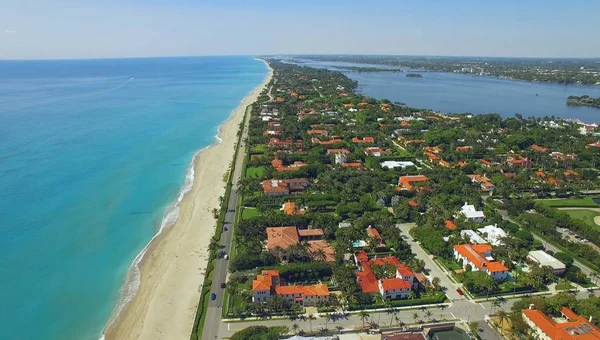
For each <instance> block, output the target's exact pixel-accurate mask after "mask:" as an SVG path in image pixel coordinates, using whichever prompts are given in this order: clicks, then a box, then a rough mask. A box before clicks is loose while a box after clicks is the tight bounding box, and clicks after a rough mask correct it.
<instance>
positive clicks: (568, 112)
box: [299, 59, 600, 123]
mask: <svg viewBox="0 0 600 340" xmlns="http://www.w3.org/2000/svg"><path fill="white" fill-rule="evenodd" d="M299 60H300V61H301V62H302V64H301V65H305V66H311V67H317V68H328V69H333V70H338V71H341V72H343V73H344V74H345V75H346V76H348V77H349V78H351V79H353V80H356V81H358V84H359V92H361V93H362V94H364V95H365V96H370V97H374V98H378V99H389V100H391V101H393V102H394V101H399V102H403V103H406V104H407V105H408V106H409V107H414V108H422V109H430V110H436V111H441V112H445V113H467V112H468V113H473V114H482V113H498V114H500V115H501V116H503V117H513V116H514V115H515V113H520V114H522V115H523V117H529V116H533V117H544V116H548V117H551V116H555V117H561V118H565V119H566V118H571V119H580V120H582V121H584V122H586V123H593V122H596V123H600V109H597V108H593V107H589V106H570V105H567V103H566V101H567V97H568V96H581V95H589V96H592V97H600V86H593V85H563V84H553V83H539V82H527V81H520V80H511V79H500V78H497V77H489V76H475V75H467V74H460V73H447V72H419V74H421V75H422V76H423V78H410V77H406V73H396V72H362V73H360V72H355V71H349V69H348V67H349V66H354V67H356V66H363V67H364V66H368V67H375V68H378V67H382V66H381V65H372V64H356V63H346V62H321V61H314V60H308V59H299ZM386 67H387V66H386ZM387 68H389V67H387Z"/></svg>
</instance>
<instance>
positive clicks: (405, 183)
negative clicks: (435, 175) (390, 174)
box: [398, 175, 428, 190]
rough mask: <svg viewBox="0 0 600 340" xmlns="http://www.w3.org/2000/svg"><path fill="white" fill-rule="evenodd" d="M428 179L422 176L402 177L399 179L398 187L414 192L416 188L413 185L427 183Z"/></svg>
mask: <svg viewBox="0 0 600 340" xmlns="http://www.w3.org/2000/svg"><path fill="white" fill-rule="evenodd" d="M427 180H428V178H427V177H426V176H422V175H413V176H400V178H399V179H398V186H400V187H401V188H404V189H406V190H412V189H413V188H414V186H413V185H412V183H414V182H425V181H427Z"/></svg>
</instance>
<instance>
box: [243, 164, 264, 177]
mask: <svg viewBox="0 0 600 340" xmlns="http://www.w3.org/2000/svg"><path fill="white" fill-rule="evenodd" d="M264 174H265V167H264V166H251V167H249V168H247V169H246V177H250V178H262V177H263V175H264Z"/></svg>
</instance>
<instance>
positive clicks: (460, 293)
mask: <svg viewBox="0 0 600 340" xmlns="http://www.w3.org/2000/svg"><path fill="white" fill-rule="evenodd" d="M456 292H457V293H458V295H463V294H464V293H463V291H462V289H460V288H456Z"/></svg>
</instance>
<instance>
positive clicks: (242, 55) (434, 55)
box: [0, 53, 600, 62]
mask: <svg viewBox="0 0 600 340" xmlns="http://www.w3.org/2000/svg"><path fill="white" fill-rule="evenodd" d="M277 56H282V57H286V56H290V57H296V56H367V57H369V56H377V57H437V58H504V59H552V60H560V59H562V60H569V59H571V60H573V59H578V60H585V59H588V60H596V59H597V60H600V56H598V57H547V56H546V57H530V56H529V57H528V56H489V55H487V56H486V55H450V54H387V53H375V54H363V53H339V54H338V53H276V54H194V55H165V56H123V57H83V58H77V57H73V58H71V57H58V58H8V59H3V58H0V62H8V61H75V60H123V59H168V58H201V57H251V58H261V57H277Z"/></svg>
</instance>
